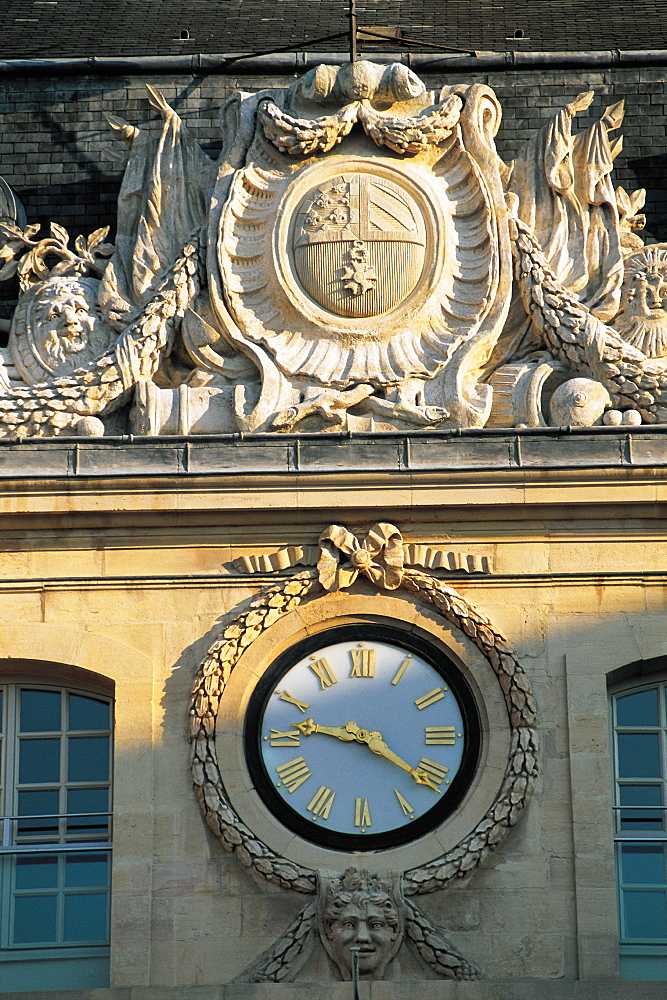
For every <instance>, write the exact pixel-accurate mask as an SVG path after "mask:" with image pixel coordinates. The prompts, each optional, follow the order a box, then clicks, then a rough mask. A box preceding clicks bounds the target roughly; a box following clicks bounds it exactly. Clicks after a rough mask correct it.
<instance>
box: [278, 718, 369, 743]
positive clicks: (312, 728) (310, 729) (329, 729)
mask: <svg viewBox="0 0 667 1000" xmlns="http://www.w3.org/2000/svg"><path fill="white" fill-rule="evenodd" d="M292 725H293V726H294V728H295V729H298V730H299V731H300V732H302V733H303V735H304V736H312V735H313V733H323V734H324V736H335V737H336V739H338V740H345V742H349V741H350V740H354V739H356V737H355V736H354V734H353V733H350V731H349V730H348V729H347V728H346V727H345V726H320V725H319V723H317V722H315V720H314V719H304V720H303V722H294V723H292Z"/></svg>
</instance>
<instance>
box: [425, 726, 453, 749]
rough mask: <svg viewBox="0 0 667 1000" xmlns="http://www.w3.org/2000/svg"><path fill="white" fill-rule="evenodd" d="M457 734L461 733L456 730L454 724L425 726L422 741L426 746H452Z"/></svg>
mask: <svg viewBox="0 0 667 1000" xmlns="http://www.w3.org/2000/svg"><path fill="white" fill-rule="evenodd" d="M457 735H458V736H460V735H461V734H460V733H457V732H456V726H426V728H425V729H424V743H426V745H427V746H436V745H437V746H445V747H453V746H454V745H455V744H456V737H457Z"/></svg>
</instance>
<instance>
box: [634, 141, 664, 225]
mask: <svg viewBox="0 0 667 1000" xmlns="http://www.w3.org/2000/svg"><path fill="white" fill-rule="evenodd" d="M627 169H628V170H630V171H632V173H633V174H634V176H635V177H636V179H637V182H636V187H638V188H640V187H643V188H646V206H645V208H644V212H645V214H646V228H647V230H648V231H649V232H650V233H651V235H652V236H654V237H655V238H656V240H658V241H659V242H661V243H662V242H663V241H665V240H667V187H666V186H665V178H667V154H665V153H661V154H659V155H656V156H641V157H637V159H632V160H628V161H627ZM640 235H641V234H640Z"/></svg>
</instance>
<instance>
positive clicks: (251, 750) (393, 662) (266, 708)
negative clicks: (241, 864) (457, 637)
mask: <svg viewBox="0 0 667 1000" xmlns="http://www.w3.org/2000/svg"><path fill="white" fill-rule="evenodd" d="M480 730H481V727H480V717H479V712H478V709H477V705H476V702H475V698H474V696H473V693H472V691H471V689H470V686H469V685H468V683H467V681H466V679H465V678H464V676H463V675H462V673H461V672H460V671H459V670H458V668H457V667H456V665H455V664H454V663H453V661H452V660H451V659H450V658H449V657H448V656H447V655H446V654H445V653H444V652H442V651H441V650H440V649H438V648H437V647H435V646H434V645H432V644H431V643H430V642H428V641H427V640H426V639H423V638H422V637H421V636H418V635H414V634H412V633H406V632H404V631H402V630H400V629H397V628H392V627H390V626H383V625H371V624H365V623H359V624H358V625H345V626H340V627H336V628H330V629H328V630H327V631H325V632H320V633H318V634H317V635H314V636H310V637H308V638H307V639H304V640H303V641H301V642H299V643H298V644H297V645H295V646H293V647H292V648H291V649H289V650H288V651H286V652H285V653H283V654H282V655H281V656H279V657H278V658H277V659H276V660H275V662H274V663H273V664H272V665H271V666H270V667H269V668H268V669H267V671H266V672H265V673H264V674H263V676H262V678H261V680H260V682H259V683H258V684H257V686H256V687H255V689H254V691H253V693H252V696H251V699H250V702H249V705H248V711H247V715H246V722H245V733H244V744H245V753H246V760H247V764H248V769H249V771H250V775H251V777H252V780H253V784H254V787H255V789H256V791H257V793H258V794H259V795H260V797H261V798H262V800H263V802H264V804H265V806H266V807H267V808H268V809H269V810H270V811H271V813H272V814H273V815H274V816H275V818H276V819H277V820H278V821H279V822H280V823H282V824H283V825H284V826H286V827H287V828H289V829H290V830H291V831H292V832H293V833H295V834H297V835H298V836H300V837H303V838H304V839H306V840H309V841H311V842H312V843H316V844H319V845H322V846H325V847H331V848H336V849H342V850H349V851H355V852H358V851H370V850H379V849H383V848H387V847H393V846H397V845H401V844H405V843H409V842H410V841H412V840H414V839H416V838H418V837H420V836H421V835H423V834H425V833H427V832H428V831H430V830H432V829H434V828H435V827H437V826H439V825H440V824H442V823H443V822H444V821H445V820H446V819H447V817H448V816H449V815H451V813H452V812H453V811H454V810H455V809H456V808H457V806H458V805H459V804H460V803H461V802H462V800H463V798H464V796H465V794H466V792H467V790H468V788H469V787H470V785H471V783H472V780H473V778H474V775H475V772H476V769H477V765H478V761H479V758H480V744H481V737H480Z"/></svg>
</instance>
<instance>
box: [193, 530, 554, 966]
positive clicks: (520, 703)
mask: <svg viewBox="0 0 667 1000" xmlns="http://www.w3.org/2000/svg"><path fill="white" fill-rule="evenodd" d="M313 548H315V547H313ZM419 548H421V547H419ZM414 549H415V546H411V545H404V543H403V539H402V535H401V532H400V531H399V529H398V528H397V527H396V526H395V525H392V524H387V523H380V524H375V525H373V526H372V528H371V529H370V531H369V532H368V534H367V535H366V537H365V538H363V539H358V538H357V537H356V536H355V535H354V534H352V532H350V531H349V530H348V529H347V528H345V527H344V526H342V525H330V526H329V527H328V528H327V529H326V530H325V531H324V532H322V534H321V536H320V538H319V542H318V546H317V549H316V552H317V556H318V557H317V565H316V568H315V569H311V570H305V571H301V572H298V573H295V574H293V575H290V576H288V577H287V578H284V577H283V578H282V580H280V582H278V583H276V585H275V586H272V587H269V588H267V589H266V590H265V591H263V593H261V594H260V595H259V596H258V597H257V598H256V599H255V600H254V601H253V602H252V604H251V606H250V608H249V610H247V611H243V612H241V613H240V614H239V615H237V617H236V618H235V619H234V620H233V621H232V622H231V623H229V624H228V625H227V626H226V627H225V628H224V629H223V631H222V633H221V634H220V636H219V637H218V638H216V639H215V641H214V642H213V644H212V645H211V647H210V648H209V650H208V652H207V654H206V656H205V657H204V659H203V661H202V663H201V664H200V667H199V669H198V671H197V675H196V677H195V682H194V687H193V691H192V698H191V703H190V720H189V722H190V740H191V746H192V776H193V782H194V787H195V792H196V794H197V797H198V799H199V802H200V805H201V807H202V811H203V813H204V816H205V818H206V822H207V823H208V825H209V827H210V828H211V830H212V831H213V832H214V834H215V835H216V836H217V837H218V838H219V840H220V842H221V843H222V845H223V847H224V848H225V849H226V850H227V851H229V852H230V853H233V854H235V856H236V857H237V858H238V860H239V861H240V862H241V863H242V864H243V865H244V866H245V867H246V868H248V869H249V870H251V871H252V872H254V873H255V875H257V876H259V877H260V878H261V879H264V880H266V881H267V882H270V883H272V884H273V885H277V886H280V887H281V888H283V889H288V890H292V891H294V892H299V893H303V894H304V895H315V896H316V903H314V902H312V901H310V902H308V903H307V904H306V905H305V907H304V908H303V909H302V911H301V912H300V913H299V914H298V916H297V917H296V918H295V919H294V920H293V922H292V923H291V924H290V926H289V927H288V928H287V930H286V931H285V932H284V933H283V934H282V935H281V936H280V938H279V939H278V940H277V941H276V942H275V944H274V945H273V946H272V947H271V948H269V949H268V951H267V952H265V953H264V954H263V955H262V956H261V957H260V959H259V960H258V961H257V962H256V963H254V964H253V966H252V967H251V968H249V969H247V970H246V971H245V973H244V974H243V975H242V976H241V979H242V980H243V981H256V982H280V981H290V980H293V979H294V977H295V976H296V975H297V974H298V972H299V970H300V969H301V968H302V967H303V965H304V963H305V962H306V961H307V959H308V957H309V955H310V953H311V952H312V950H313V949H314V948H315V945H316V942H317V940H320V941H321V942H322V945H323V947H324V948H325V951H326V952H327V954H329V956H330V957H331V959H332V961H333V962H334V965H335V967H336V968H337V969H338V970H339V973H340V975H341V977H342V978H344V979H346V978H349V976H350V963H349V954H348V952H349V947H350V942H349V941H347V940H346V939H345V936H344V935H337V934H336V933H335V932H334V930H333V928H334V924H335V923H336V920H337V919H338V918H339V916H340V913H341V912H342V909H343V908H344V907H345V906H347V905H350V906H351V907H353V909H354V911H355V912H354V913H351V914H350V916H351V917H352V920H351V923H352V925H353V927H354V929H358V925H359V922H360V921H361V919H362V918H363V919H367V918H369V917H370V915H371V912H372V910H371V909H370V907H378V906H379V908H380V910H381V912H382V913H383V921H384V922H383V921H382V920H381V921H379V923H381V924H382V926H381V927H378V936H379V940H378V943H377V946H376V948H375V949H374V950H373V955H372V957H371V956H370V955H369V959H368V967H367V969H366V970H364V975H366V977H367V978H382V977H383V976H384V970H385V968H386V966H387V965H388V964H389V963H390V962H391V961H392V959H393V958H394V956H395V955H396V954H397V952H398V949H399V948H400V946H401V943H402V941H403V940H405V941H406V943H408V944H409V945H410V946H411V949H412V950H413V951H414V952H416V954H417V955H418V957H419V959H420V960H421V962H422V963H423V964H424V966H425V967H426V968H427V969H429V970H430V971H431V973H433V974H434V975H435V976H437V977H442V978H447V979H457V980H470V979H478V978H479V977H480V972H479V970H478V969H477V968H476V967H475V965H474V964H472V963H471V962H469V961H468V960H467V959H465V958H464V957H463V956H462V955H461V954H459V952H458V951H457V950H456V948H455V947H454V946H453V945H452V944H451V943H450V942H449V941H448V940H447V938H446V937H445V936H444V935H443V934H442V932H441V931H440V930H438V928H436V927H435V926H434V925H433V924H432V923H431V921H430V920H429V918H428V916H427V915H426V914H425V913H424V912H423V911H422V910H421V909H420V908H419V907H418V906H417V905H416V903H414V902H413V898H412V897H414V896H416V895H420V894H424V893H430V892H433V891H435V890H438V889H442V888H444V887H445V886H447V885H449V884H451V883H453V882H455V881H457V880H459V879H463V878H466V877H468V876H469V875H470V874H471V873H472V872H473V871H474V870H475V869H476V868H477V866H478V865H479V864H480V863H482V862H483V860H484V859H485V858H487V857H488V855H489V854H490V853H491V852H492V851H493V850H494V849H495V848H496V847H497V846H498V844H500V842H501V841H502V840H503V839H504V837H505V836H506V835H507V833H508V832H509V830H510V829H511V827H512V826H514V825H515V823H516V822H517V821H518V819H519V817H520V816H521V813H522V811H523V809H524V808H525V806H526V805H527V803H528V801H529V799H530V796H531V794H532V791H533V788H534V784H535V779H536V777H537V773H538V762H537V755H538V739H537V733H536V727H535V723H536V709H535V702H534V699H533V695H532V692H531V690H530V685H529V682H528V679H527V677H526V674H525V673H524V671H523V668H522V667H521V664H520V663H519V661H518V659H517V657H516V655H515V654H514V652H513V651H512V648H511V647H510V646H509V644H508V642H507V640H506V639H505V638H504V636H503V635H502V633H500V632H499V631H498V630H497V629H496V628H495V626H494V625H493V623H492V622H491V621H490V620H489V619H488V618H487V617H486V616H484V615H483V614H481V613H480V612H479V611H477V610H476V609H475V608H473V607H472V606H471V605H470V604H469V603H468V602H467V601H466V600H465V598H463V597H462V596H461V594H459V593H458V592H457V591H455V590H453V589H452V588H451V587H449V586H448V585H446V584H445V583H444V582H443V581H442V580H441V579H438V578H437V577H434V576H432V575H430V574H427V573H423V572H421V571H420V570H417V569H413V568H411V567H410V566H409V565H408V564H409V563H413V564H414V563H415V562H417V561H418V560H417V559H416V558H415V557H416V556H417V553H416V552H415V551H414ZM431 551H434V550H431ZM277 555H278V556H279V557H280V556H282V558H278V560H277V564H276V565H271V566H269V567H265V571H266V570H267V569H272V570H278V571H280V570H282V569H285V568H287V567H290V566H294V565H295V564H296V563H297V562H301V561H307V562H309V563H312V562H313V559H312V556H313V555H314V553H311V552H309V551H308V550H306V551H304V549H303V547H299V548H298V551H294V552H290V550H281V553H278V554H277ZM430 565H433V563H430ZM250 568H251V569H252V568H254V567H252V566H251V567H250ZM358 577H363V578H365V579H366V580H367V581H370V582H371V583H372V584H374V585H375V586H376V587H377V588H378V590H380V591H383V590H388V591H391V592H394V591H397V590H398V591H400V590H401V589H405V590H406V591H407V592H408V593H410V594H412V595H414V596H415V597H416V598H417V600H418V601H419V602H423V603H424V604H425V605H427V606H428V607H429V608H431V609H432V610H433V611H434V612H435V613H436V614H437V615H439V616H442V617H443V619H444V620H446V621H448V622H449V623H450V624H452V625H453V626H454V627H455V628H457V629H460V630H461V631H462V632H463V633H464V634H465V635H466V636H468V637H469V638H470V640H471V642H472V643H473V644H474V645H475V646H476V647H477V649H478V650H479V651H480V652H481V653H482V655H483V656H484V657H485V659H486V661H487V662H488V665H489V668H490V670H491V671H492V672H493V674H494V675H495V677H496V678H497V681H498V684H499V686H500V689H501V691H502V698H503V700H504V703H505V706H506V709H507V716H508V723H509V726H510V729H511V733H512V736H511V744H510V751H509V756H508V760H507V766H506V768H505V773H504V778H503V780H502V783H501V785H500V788H499V789H498V793H497V795H496V796H495V798H494V800H493V802H492V803H491V804H490V806H489V808H488V809H487V810H486V812H485V813H484V815H483V816H481V817H480V818H479V820H478V821H477V822H476V823H475V825H474V826H473V828H472V829H471V830H470V832H469V833H467V834H466V835H465V836H464V837H463V838H462V839H461V841H459V842H458V843H457V844H455V846H453V847H452V848H451V849H450V850H448V851H447V852H446V853H444V854H441V855H440V856H438V857H436V858H433V860H431V861H429V862H428V863H425V864H422V865H420V866H418V867H415V868H410V869H408V870H406V871H403V872H401V873H395V872H394V873H381V872H373V873H371V874H370V875H368V874H367V873H361V872H357V871H350V872H346V873H344V874H343V873H335V872H334V873H332V872H327V871H319V872H318V871H316V870H314V869H312V868H307V867H304V865H302V864H300V863H298V862H297V861H296V860H294V859H293V858H291V857H289V856H284V855H281V854H278V853H277V852H276V851H275V850H274V849H272V847H271V846H269V844H267V843H265V842H264V841H262V840H261V838H260V837H259V836H258V835H257V834H256V833H255V832H253V831H252V830H251V829H249V828H248V826H246V824H245V822H244V821H243V820H242V819H241V817H240V816H239V815H238V813H237V812H236V810H235V808H234V806H233V804H232V802H231V800H230V797H229V794H228V792H227V789H226V788H225V784H224V781H223V778H222V774H221V771H220V766H219V762H218V756H217V751H216V723H217V718H218V712H219V709H220V703H221V700H222V698H223V696H224V693H225V690H226V688H227V686H228V684H229V683H230V681H231V680H232V674H233V672H234V670H235V668H236V666H237V664H238V661H239V659H240V658H241V656H242V655H243V653H244V651H245V650H248V649H249V647H250V646H251V645H252V643H253V642H255V641H256V640H257V639H259V638H260V637H261V636H262V634H263V633H264V632H265V631H266V630H267V629H270V628H271V626H272V625H274V624H275V623H276V622H279V621H280V620H281V619H282V618H283V617H284V616H286V615H289V614H290V612H292V611H294V610H295V609H296V608H298V607H299V605H300V604H301V603H302V602H307V601H309V600H313V599H315V600H316V599H317V598H318V596H321V595H322V594H323V593H327V592H332V591H338V590H341V589H346V588H348V587H350V586H352V585H353V584H354V583H355V581H356V580H357V578H358ZM399 875H400V877H399ZM394 910H395V911H396V917H395V916H394Z"/></svg>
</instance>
